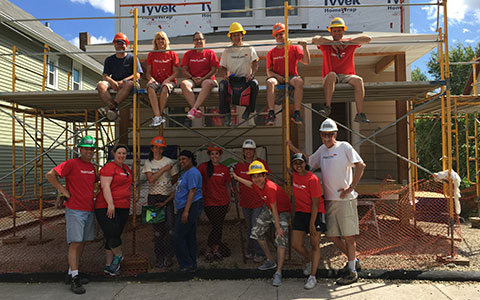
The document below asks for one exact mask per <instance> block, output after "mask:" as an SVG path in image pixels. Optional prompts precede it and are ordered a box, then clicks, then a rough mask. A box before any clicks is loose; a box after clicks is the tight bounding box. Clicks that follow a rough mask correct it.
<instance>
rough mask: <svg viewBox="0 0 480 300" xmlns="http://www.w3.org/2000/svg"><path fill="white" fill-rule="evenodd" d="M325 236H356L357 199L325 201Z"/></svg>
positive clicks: (357, 231)
mask: <svg viewBox="0 0 480 300" xmlns="http://www.w3.org/2000/svg"><path fill="white" fill-rule="evenodd" d="M325 209H326V215H327V236H353V235H358V234H359V230H358V211H357V199H353V200H326V201H325Z"/></svg>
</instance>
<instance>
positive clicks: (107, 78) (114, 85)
mask: <svg viewBox="0 0 480 300" xmlns="http://www.w3.org/2000/svg"><path fill="white" fill-rule="evenodd" d="M102 80H103V81H107V82H108V83H109V84H110V86H111V87H112V89H113V90H115V91H118V89H119V85H118V82H117V81H115V80H113V79H112V77H110V76H108V75H107V74H103V75H102Z"/></svg>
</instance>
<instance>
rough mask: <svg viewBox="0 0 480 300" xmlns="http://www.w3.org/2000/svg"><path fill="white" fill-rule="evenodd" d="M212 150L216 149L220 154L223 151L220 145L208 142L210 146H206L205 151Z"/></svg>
mask: <svg viewBox="0 0 480 300" xmlns="http://www.w3.org/2000/svg"><path fill="white" fill-rule="evenodd" d="M212 151H218V152H220V154H222V153H223V149H222V147H220V146H218V145H214V144H210V146H208V149H207V152H208V153H210V152H212Z"/></svg>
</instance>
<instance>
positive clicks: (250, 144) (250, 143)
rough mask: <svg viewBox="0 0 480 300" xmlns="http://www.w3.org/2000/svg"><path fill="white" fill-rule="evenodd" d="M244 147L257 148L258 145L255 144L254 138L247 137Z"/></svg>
mask: <svg viewBox="0 0 480 300" xmlns="http://www.w3.org/2000/svg"><path fill="white" fill-rule="evenodd" d="M242 148H243V149H256V148H257V145H256V144H255V141H254V140H252V139H246V140H245V141H243V145H242Z"/></svg>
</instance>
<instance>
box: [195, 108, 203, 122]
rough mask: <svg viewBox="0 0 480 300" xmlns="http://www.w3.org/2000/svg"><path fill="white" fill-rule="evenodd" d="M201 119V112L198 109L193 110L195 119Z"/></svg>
mask: <svg viewBox="0 0 480 300" xmlns="http://www.w3.org/2000/svg"><path fill="white" fill-rule="evenodd" d="M201 117H203V112H202V111H201V110H200V109H198V108H197V109H196V110H195V118H197V119H198V118H201Z"/></svg>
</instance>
